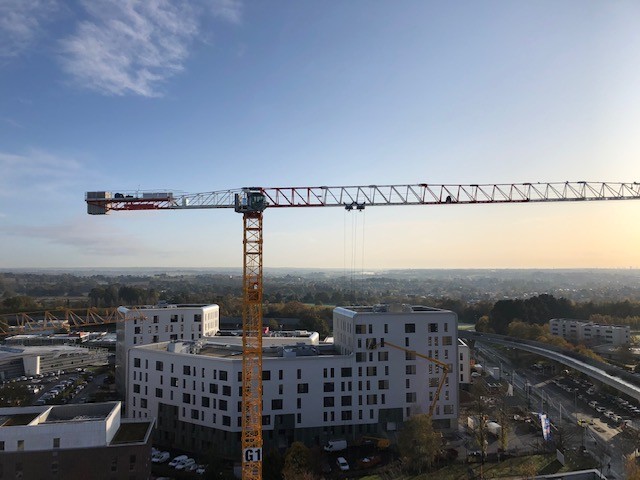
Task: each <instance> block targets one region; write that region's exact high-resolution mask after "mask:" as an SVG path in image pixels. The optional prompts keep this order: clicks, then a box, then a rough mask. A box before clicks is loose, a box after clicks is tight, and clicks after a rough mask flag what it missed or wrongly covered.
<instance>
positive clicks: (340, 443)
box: [324, 440, 347, 452]
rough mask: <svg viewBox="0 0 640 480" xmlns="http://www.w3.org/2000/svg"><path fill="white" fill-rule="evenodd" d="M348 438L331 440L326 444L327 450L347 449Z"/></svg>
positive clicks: (325, 448)
mask: <svg viewBox="0 0 640 480" xmlns="http://www.w3.org/2000/svg"><path fill="white" fill-rule="evenodd" d="M346 448H347V441H346V440H329V441H328V442H327V444H326V445H325V446H324V451H325V452H339V451H340V450H346Z"/></svg>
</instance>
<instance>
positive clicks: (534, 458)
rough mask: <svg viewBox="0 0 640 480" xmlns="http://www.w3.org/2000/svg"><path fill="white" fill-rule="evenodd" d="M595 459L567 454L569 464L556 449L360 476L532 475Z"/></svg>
mask: <svg viewBox="0 0 640 480" xmlns="http://www.w3.org/2000/svg"><path fill="white" fill-rule="evenodd" d="M593 467H594V465H593V460H592V459H591V458H590V457H585V456H575V455H574V456H571V457H570V458H567V464H566V465H565V466H562V464H561V463H560V462H559V461H558V460H556V455H555V454H554V453H549V454H545V455H529V456H526V457H516V458H509V459H507V460H503V461H502V462H496V463H493V462H492V463H485V464H484V466H482V467H481V465H480V463H469V464H461V463H457V464H454V465H449V466H447V467H444V468H441V469H440V470H437V471H433V472H428V473H423V474H420V475H406V474H398V475H394V474H392V473H391V472H392V471H391V470H390V471H388V472H386V473H381V474H380V475H370V476H367V477H363V478H361V479H360V480H430V479H432V478H437V479H438V480H468V479H469V478H471V472H473V475H474V476H475V478H481V474H482V477H484V478H485V479H489V478H504V479H508V478H518V479H520V478H528V477H533V476H535V475H544V474H547V475H548V474H553V473H558V472H569V471H572V470H582V469H588V468H593Z"/></svg>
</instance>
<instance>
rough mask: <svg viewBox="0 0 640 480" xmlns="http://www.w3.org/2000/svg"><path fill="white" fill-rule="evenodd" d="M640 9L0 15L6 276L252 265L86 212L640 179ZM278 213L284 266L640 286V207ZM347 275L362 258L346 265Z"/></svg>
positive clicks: (212, 219)
mask: <svg viewBox="0 0 640 480" xmlns="http://www.w3.org/2000/svg"><path fill="white" fill-rule="evenodd" d="M639 24H640V4H638V3H637V2H632V1H629V2H583V1H580V2H578V1H566V2H553V1H535V2H533V1H531V2H506V1H501V2H492V1H486V2H471V1H469V2H427V1H400V2H391V1H386V2H383V1H350V2H324V1H323V2H321V1H304V2H291V1H290V2H279V1H273V2H240V1H235V0H172V1H169V0H156V1H149V2H136V1H133V0H103V1H101V2H94V1H90V0H78V1H62V0H30V1H29V2H25V1H23V0H0V93H1V95H0V245H2V249H0V267H4V268H12V267H101V266H133V267H135V266H140V267H144V266H183V267H215V266H238V267H239V266H241V264H242V258H241V254H242V245H241V239H242V231H241V228H242V225H241V224H242V222H241V218H240V217H239V215H237V214H234V213H233V212H231V211H227V210H221V211H208V210H200V211H190V212H186V211H178V212H155V213H151V212H135V213H114V214H111V215H108V216H99V217H93V216H89V215H87V214H86V213H85V212H86V208H85V204H84V201H83V198H84V192H85V191H91V190H113V191H122V190H137V189H141V190H160V189H161V190H171V191H176V192H190V193H195V192H206V191H212V190H223V189H228V188H237V187H243V186H254V185H255V186H265V187H272V186H291V185H295V186H314V185H370V184H390V183H423V182H426V183H509V182H537V181H543V182H544V181H565V180H572V181H577V180H591V181H625V182H629V181H638V180H640V175H639V173H640V162H639V161H638V154H639V153H640V134H639V133H640V132H639V129H640V128H639V127H640V89H639V88H638V85H640V61H638V54H637V52H639V51H640V29H638V28H637V26H638V25H639ZM309 210H310V211H307V210H305V209H300V210H294V209H291V210H279V211H269V210H268V211H267V212H266V213H265V265H266V266H270V267H336V268H342V267H344V266H345V265H350V264H357V265H358V266H359V268H364V269H369V268H371V269H373V268H476V267H477V268H482V267H489V268H500V267H506V268H511V267H630V266H633V267H640V249H638V248H637V246H638V245H639V244H640V227H639V226H638V225H639V222H638V214H639V213H640V202H635V201H629V202H602V203H595V204H594V203H590V204H589V205H586V204H585V205H583V204H564V205H551V204H544V205H503V206H468V207H455V208H441V207H403V208H370V209H368V210H367V211H366V212H364V213H359V214H356V213H352V214H348V213H346V212H343V211H341V210H339V209H309ZM354 251H355V252H356V254H355V257H354V255H353V252H354Z"/></svg>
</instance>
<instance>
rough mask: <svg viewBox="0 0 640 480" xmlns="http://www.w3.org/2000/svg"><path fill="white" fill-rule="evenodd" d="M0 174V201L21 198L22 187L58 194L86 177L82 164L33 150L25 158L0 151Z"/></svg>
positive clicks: (21, 155) (71, 159)
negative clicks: (1, 198) (18, 196)
mask: <svg viewBox="0 0 640 480" xmlns="http://www.w3.org/2000/svg"><path fill="white" fill-rule="evenodd" d="M0 172H2V175H0V197H7V196H15V195H18V194H21V192H24V191H25V187H28V188H29V190H30V191H38V192H39V193H40V194H43V193H46V192H49V193H50V192H55V191H60V190H61V189H64V188H65V187H69V186H71V185H74V184H75V183H76V182H77V181H78V180H79V179H81V178H82V177H84V176H85V174H86V172H85V168H84V166H83V165H82V163H81V162H80V161H78V160H76V159H74V158H67V157H60V156H56V155H52V154H50V153H47V152H44V151H42V150H35V149H34V150H29V151H28V152H27V153H25V154H15V153H7V152H1V151H0Z"/></svg>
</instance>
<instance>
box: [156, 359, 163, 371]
mask: <svg viewBox="0 0 640 480" xmlns="http://www.w3.org/2000/svg"><path fill="white" fill-rule="evenodd" d="M163 369H164V365H163V364H162V362H160V361H156V370H157V371H158V372H161V371H162V370H163Z"/></svg>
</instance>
